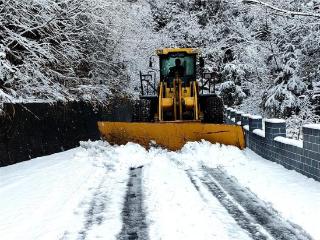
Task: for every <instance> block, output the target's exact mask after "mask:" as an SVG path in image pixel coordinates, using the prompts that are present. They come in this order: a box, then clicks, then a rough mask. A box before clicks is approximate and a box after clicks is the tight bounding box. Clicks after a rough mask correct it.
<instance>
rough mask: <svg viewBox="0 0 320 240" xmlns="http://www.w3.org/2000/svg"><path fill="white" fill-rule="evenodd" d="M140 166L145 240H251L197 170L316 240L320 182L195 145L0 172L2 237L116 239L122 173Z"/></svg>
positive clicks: (110, 149) (95, 147)
mask: <svg viewBox="0 0 320 240" xmlns="http://www.w3.org/2000/svg"><path fill="white" fill-rule="evenodd" d="M142 165H143V166H144V168H143V171H142V174H143V175H142V189H143V196H144V202H143V204H144V206H145V211H146V220H147V221H146V222H147V224H148V232H149V237H150V239H201V240H202V239H219V240H220V239H250V237H249V236H248V234H247V232H246V231H245V230H243V229H242V228H241V227H240V226H239V225H238V224H237V223H236V221H235V220H234V219H233V217H232V216H231V215H230V214H228V212H227V210H226V209H225V208H224V207H223V206H222V205H221V204H220V202H219V201H218V200H217V199H216V198H215V197H214V196H213V195H212V194H211V193H210V192H209V191H208V189H207V188H206V187H205V185H201V182H200V178H197V176H201V167H202V166H203V165H205V166H208V167H211V168H216V167H220V168H223V169H225V170H226V172H227V173H228V174H229V175H231V176H233V177H234V178H235V179H236V180H237V181H238V182H239V184H240V185H242V186H244V187H246V188H248V189H250V190H251V191H252V192H254V193H255V194H256V195H257V196H258V197H259V198H260V199H262V200H264V201H266V202H267V203H269V204H270V206H272V207H273V208H274V209H276V210H277V211H278V212H279V213H280V214H281V215H282V216H283V217H284V218H286V219H288V220H290V221H292V222H293V223H295V224H298V225H300V226H301V227H303V228H304V229H305V230H306V231H307V232H308V233H309V234H311V235H312V236H313V237H314V239H320V229H319V228H318V227H317V219H318V218H319V217H320V183H319V182H316V181H314V180H312V179H308V178H307V177H304V176H303V175H301V174H299V173H296V172H294V171H289V170H287V169H285V168H283V167H282V166H280V165H278V164H275V163H272V162H269V161H267V160H264V159H262V158H260V157H259V156H257V155H256V154H254V153H253V152H251V151H250V150H245V151H240V150H239V149H237V148H235V147H227V146H221V145H218V144H216V145H213V144H210V143H208V142H201V143H188V144H186V145H185V147H184V148H183V149H182V150H181V151H178V152H170V151H167V150H163V149H159V148H151V149H149V150H148V151H147V150H146V149H144V148H143V147H141V146H139V145H137V144H132V143H129V144H127V145H125V146H110V145H109V144H108V143H105V142H101V141H98V142H83V143H81V147H79V148H75V149H73V150H70V151H66V152H63V153H58V154H54V155H51V156H47V157H41V158H37V159H33V160H31V161H27V162H23V163H19V164H16V165H13V166H9V167H4V168H0V196H1V198H0V236H1V239H4V240H12V239H27V240H28V239H32V240H34V239H35V240H36V239H46V240H47V239H49V240H50V239H116V238H117V236H118V234H119V233H120V231H121V229H122V227H123V221H122V215H121V214H122V209H123V204H124V202H125V201H124V198H125V196H126V190H127V182H128V179H129V170H130V168H132V167H139V166H142ZM190 173H193V174H195V175H194V178H195V179H194V181H193V182H192V180H191V178H190V176H189V175H190Z"/></svg>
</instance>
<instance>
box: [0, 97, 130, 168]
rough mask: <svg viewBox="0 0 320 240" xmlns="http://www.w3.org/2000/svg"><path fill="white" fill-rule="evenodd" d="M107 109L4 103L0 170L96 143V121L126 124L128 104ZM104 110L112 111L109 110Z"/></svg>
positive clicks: (0, 123) (75, 104) (80, 104)
mask: <svg viewBox="0 0 320 240" xmlns="http://www.w3.org/2000/svg"><path fill="white" fill-rule="evenodd" d="M110 106H112V107H109V108H103V109H102V108H100V109H97V108H94V107H93V106H92V105H90V104H87V103H84V102H69V103H27V104H20V103H16V104H4V108H3V110H4V114H2V115H0V167H1V166H7V165H10V164H14V163H18V162H21V161H25V160H29V159H31V158H35V157H39V156H44V155H48V154H53V153H56V152H59V151H64V150H68V149H71V148H74V147H77V146H79V142H80V141H87V140H89V139H91V140H98V139H100V135H99V132H98V129H97V121H98V120H108V121H130V116H131V113H130V104H129V103H128V101H122V100H117V101H116V103H115V102H114V101H110ZM106 109H112V110H110V111H108V110H106Z"/></svg>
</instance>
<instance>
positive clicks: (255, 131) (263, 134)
mask: <svg viewBox="0 0 320 240" xmlns="http://www.w3.org/2000/svg"><path fill="white" fill-rule="evenodd" d="M253 133H255V134H257V135H258V136H260V137H266V133H265V132H264V131H263V130H261V129H255V130H253Z"/></svg>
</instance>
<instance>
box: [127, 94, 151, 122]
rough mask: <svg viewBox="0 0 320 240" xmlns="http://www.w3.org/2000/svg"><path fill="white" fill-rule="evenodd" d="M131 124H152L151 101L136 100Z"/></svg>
mask: <svg viewBox="0 0 320 240" xmlns="http://www.w3.org/2000/svg"><path fill="white" fill-rule="evenodd" d="M132 121H133V122H152V121H153V116H152V108H151V101H150V100H147V99H139V100H136V101H135V103H134V105H133V112H132Z"/></svg>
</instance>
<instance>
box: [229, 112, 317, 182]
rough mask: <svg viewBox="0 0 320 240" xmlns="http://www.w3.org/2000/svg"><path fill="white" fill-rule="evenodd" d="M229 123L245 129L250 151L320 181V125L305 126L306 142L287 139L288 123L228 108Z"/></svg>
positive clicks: (304, 140)
mask: <svg viewBox="0 0 320 240" xmlns="http://www.w3.org/2000/svg"><path fill="white" fill-rule="evenodd" d="M225 112H226V116H225V119H226V122H227V123H228V124H239V125H242V126H243V127H244V130H245V135H246V143H247V147H248V148H250V149H251V150H253V151H254V152H256V153H257V154H259V155H260V156H262V157H263V158H265V159H268V160H270V161H273V162H277V163H279V164H281V165H283V166H284V167H286V168H288V169H292V170H295V171H297V172H300V173H302V174H304V175H306V176H308V177H311V178H313V179H315V180H317V181H320V124H311V125H305V126H303V140H294V139H289V138H286V122H285V121H284V120H281V119H265V121H264V129H262V128H263V119H262V117H261V116H252V115H248V114H244V113H242V112H237V111H236V110H234V109H232V108H226V111H225Z"/></svg>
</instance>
